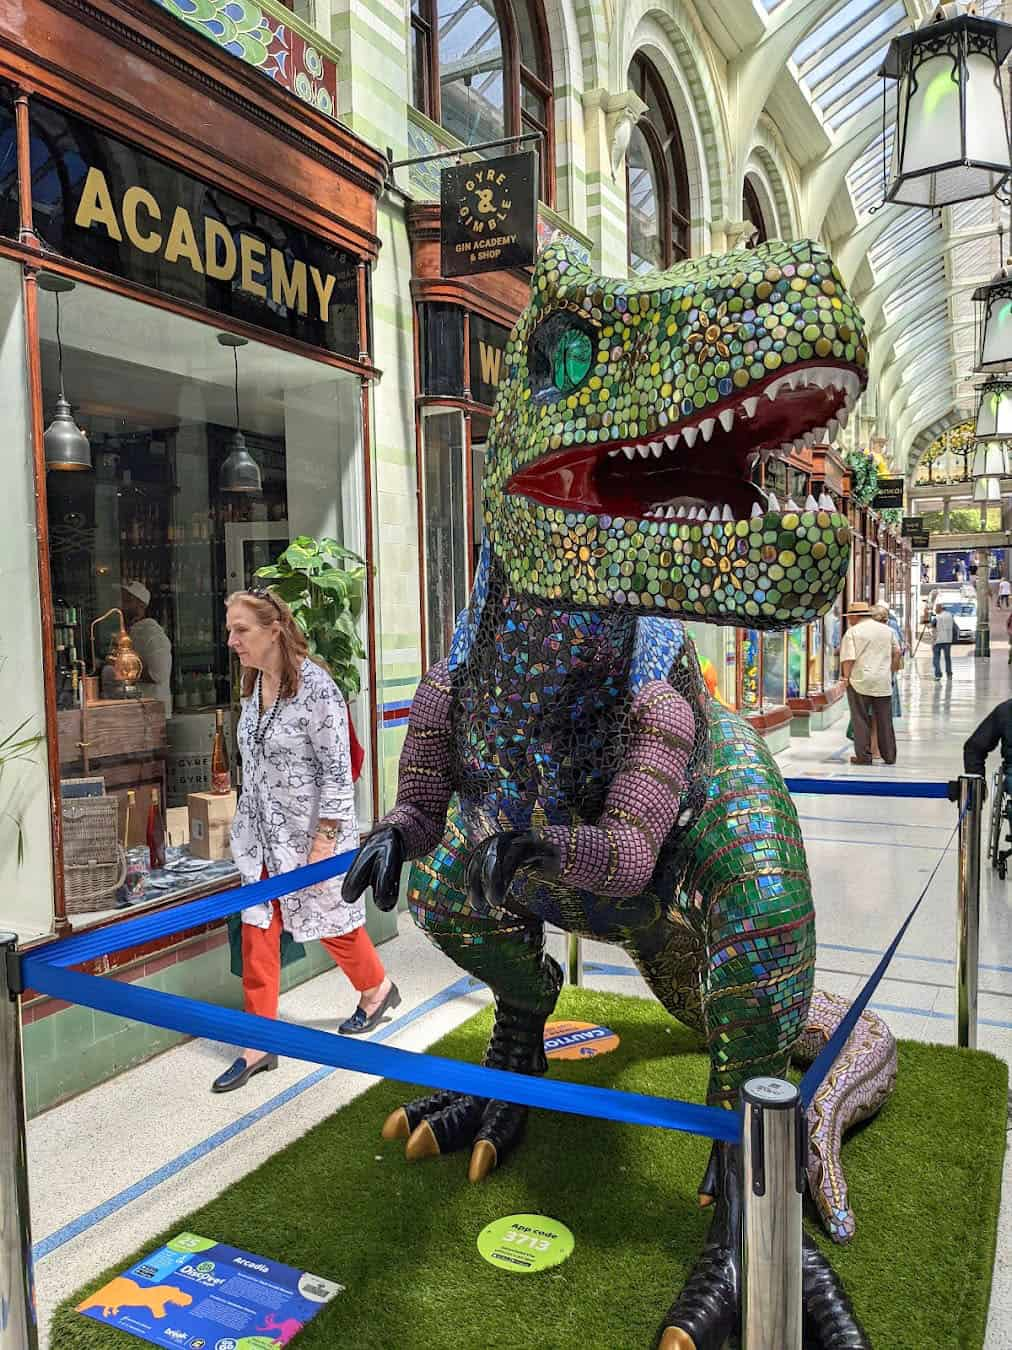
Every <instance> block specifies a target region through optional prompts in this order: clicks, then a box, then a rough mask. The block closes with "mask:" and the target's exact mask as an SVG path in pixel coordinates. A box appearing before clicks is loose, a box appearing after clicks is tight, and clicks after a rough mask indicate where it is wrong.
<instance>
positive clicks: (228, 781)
mask: <svg viewBox="0 0 1012 1350" xmlns="http://www.w3.org/2000/svg"><path fill="white" fill-rule="evenodd" d="M211 791H212V792H214V793H217V794H218V795H219V796H222V797H224V796H227V795H228V793H230V792H231V791H232V775H231V774H230V773H229V766H228V749H227V748H226V746H225V710H224V709H223V708H217V709H216V710H215V714H214V744H213V745H212V746H211Z"/></svg>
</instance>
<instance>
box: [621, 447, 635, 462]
mask: <svg viewBox="0 0 1012 1350" xmlns="http://www.w3.org/2000/svg"><path fill="white" fill-rule="evenodd" d="M622 453H623V455H625V457H626V459H635V458H636V447H635V446H634V445H623V447H622Z"/></svg>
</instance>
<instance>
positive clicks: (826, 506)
mask: <svg viewBox="0 0 1012 1350" xmlns="http://www.w3.org/2000/svg"><path fill="white" fill-rule="evenodd" d="M819 510H820V511H835V510H836V502H834V501H833V499H832V497H831V496H830V495H829V493H828V492H824V493H823V494H822V495H821V497H820V498H819Z"/></svg>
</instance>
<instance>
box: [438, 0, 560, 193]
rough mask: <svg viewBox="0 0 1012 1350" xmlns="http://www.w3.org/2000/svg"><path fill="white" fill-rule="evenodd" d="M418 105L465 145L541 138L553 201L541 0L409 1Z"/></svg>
mask: <svg viewBox="0 0 1012 1350" xmlns="http://www.w3.org/2000/svg"><path fill="white" fill-rule="evenodd" d="M411 96H412V100H413V102H414V106H415V107H416V108H418V110H419V111H420V112H423V113H425V115H426V116H427V117H431V118H432V120H433V121H434V122H438V123H439V124H440V125H441V126H443V127H445V128H446V130H447V131H448V132H450V133H451V134H452V135H453V136H456V137H457V138H458V139H459V140H461V141H463V142H464V144H465V145H476V144H478V142H480V141H493V140H499V139H501V138H502V137H504V136H517V135H521V134H522V133H524V132H529V131H534V132H538V133H540V135H541V141H540V145H539V150H540V157H541V197H542V200H544V201H547V202H551V179H552V163H553V157H554V149H553V144H552V140H553V137H552V70H551V59H550V56H549V49H548V35H547V30H546V28H545V23H544V15H543V14H542V10H541V4H540V2H539V0H412V3H411Z"/></svg>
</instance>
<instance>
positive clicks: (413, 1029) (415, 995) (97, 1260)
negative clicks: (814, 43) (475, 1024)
mask: <svg viewBox="0 0 1012 1350" xmlns="http://www.w3.org/2000/svg"><path fill="white" fill-rule="evenodd" d="M1003 617H1004V616H996V619H997V623H996V624H995V632H996V633H1000V634H1001V636H1002V637H1004V625H1003V623H1002V622H1001V620H1002V619H1003ZM903 693H904V705H905V706H904V713H905V715H904V717H903V719H902V721H901V722H900V723H899V724H898V733H899V734H898V740H899V762H898V763H897V765H896V766H895V767H894V768H892V769H886V768H884V767H883V766H876V767H874V768H873V769H867V768H865V769H857V768H853V767H852V766H851V765H850V764H849V763H848V762H847V761H848V758H849V743H848V742H846V741H845V739H844V735H843V727H844V725H845V723H844V722H842V721H841V722H839V723H838V724H837V726H836V727H835V728H833V729H832V730H830V731H827V732H822V733H819V734H817V735H816V736H814V737H812V739H811V740H808V741H800V742H795V744H794V745H793V746H792V748H791V750H790V751H789V752H788V753H786V754H784V755H783V756H781V759H780V763H781V767H782V769H783V771H784V773H785V774H787V775H789V776H799V777H803V776H808V777H819V778H825V777H832V778H841V779H846V778H848V777H868V776H870V775H875V776H881V777H883V778H902V779H918V780H922V779H927V780H934V781H938V780H943V779H948V778H950V777H953V776H955V775H956V774H957V773H958V772H959V769H960V764H961V756H960V748H961V745H962V742H963V740H964V738H965V737H966V736H967V734H968V733H969V732H970V731H971V730H972V729H973V727H974V726H975V725H976V724H977V722H978V721H979V720H980V718H981V717H982V716H983V715H984V714H985V713H986V712H987V711H988V710H989V709H990V708H991V707H992V706H993V705H994V703H996V702H998V701H999V700H1001V699H1003V698H1006V697H1008V696H1009V695H1010V693H1012V671H1010V670H1009V668H1008V667H1007V666H1006V652H1005V647H1004V645H1003V644H1002V645H999V644H998V643H997V642H996V643H995V652H994V655H993V656H992V659H991V661H990V662H989V663H988V662H982V661H976V660H975V659H974V657H973V653H972V651H971V650H969V649H967V648H965V647H959V648H956V652H955V661H954V672H953V678H952V680H951V681H943V682H941V683H936V682H935V681H934V679H933V678H932V675H931V665H930V654H929V652H928V651H927V650H926V649H925V648H923V647H922V649H921V651H920V652H919V653H918V656H917V660H916V663H915V666H914V667H913V668H910V663H908V669H907V671H906V672H905V673H904V676H903ZM797 800H798V806H799V810H800V813H801V817H802V824H803V827H804V831H805V836H806V839H807V841H808V848H809V858H810V863H811V868H812V872H813V875H814V880H815V895H816V903H817V908H818V916H819V939H820V942H819V969H818V984H819V985H820V987H822V988H826V989H830V990H833V991H837V992H840V993H843V994H852V993H854V992H855V991H856V990H857V989H858V988H859V987H860V985H861V983H862V982H863V979H864V978H865V977H866V976H867V975H868V974H869V973H870V971H871V969H872V968H873V966H874V964H875V962H876V960H877V958H878V956H879V954H880V953H881V951H882V949H883V947H884V946H885V945H886V944H887V943H888V941H889V940H890V939H891V938H892V936H893V934H894V933H895V931H896V929H897V928H898V927H899V924H900V922H901V920H902V918H903V917H904V916H905V915H906V913H907V912H908V910H909V908H910V906H911V905H912V904H913V902H914V900H915V899H916V898H917V896H918V894H919V893H920V891H921V889H922V888H923V886H924V885H925V883H926V882H927V880H928V877H929V875H930V873H931V869H932V868H933V867H934V866H935V865H936V863H939V860H940V859H941V861H940V865H939V870H938V873H937V876H936V877H935V878H934V880H933V882H932V884H931V887H930V889H929V892H928V895H927V898H926V899H925V902H924V905H923V906H922V908H921V911H920V914H919V915H918V917H917V918H916V920H915V921H914V924H913V926H912V927H911V929H910V931H909V933H908V934H907V937H906V939H905V940H904V942H903V945H902V947H901V949H900V952H899V953H898V955H897V958H896V960H895V961H894V963H893V966H892V968H891V970H890V973H889V976H888V978H887V979H886V980H885V981H884V983H883V984H882V985H881V987H880V989H879V991H878V993H877V995H876V998H875V1001H874V1003H873V1005H872V1006H873V1007H876V1008H878V1010H879V1011H880V1012H881V1013H882V1015H883V1016H884V1017H885V1018H886V1020H887V1021H888V1022H889V1023H890V1025H891V1026H892V1027H893V1029H894V1031H895V1032H896V1033H897V1034H899V1035H902V1036H909V1037H917V1038H920V1039H924V1040H932V1041H945V1042H951V1041H952V1040H953V1039H954V1019H953V1003H954V996H953V972H954V965H953V956H954V943H955V920H954V896H955V850H954V847H953V846H952V841H951V834H952V829H953V825H954V823H955V813H954V810H953V808H952V806H950V805H949V804H948V803H946V802H931V801H928V802H925V801H919V800H911V799H906V800H904V799H893V800H890V799H886V800H883V799H877V798H857V797H845V796H833V797H828V796H819V795H804V796H799V797H798V799H797ZM1010 894H1012V881H1010V882H1009V883H1008V885H1006V884H1004V883H1000V882H998V881H997V879H996V878H994V877H993V876H992V874H991V873H990V871H989V870H986V871H985V876H984V885H983V895H982V913H981V962H982V968H981V975H980V990H981V995H980V1032H979V1044H980V1046H981V1048H983V1049H988V1050H991V1051H993V1052H994V1053H996V1054H999V1055H1002V1056H1004V1057H1005V1058H1006V1059H1008V1060H1010V1061H1012V905H1010V901H1009V896H1010ZM555 941H556V943H557V955H559V956H561V955H562V950H561V939H559V938H556V939H555ZM383 955H384V957H385V959H386V960H387V962H388V963H389V966H390V969H391V971H392V973H393V974H394V975H395V977H396V979H397V981H398V984H399V986H400V988H401V991H402V993H403V995H404V1003H403V1005H402V1008H401V1010H400V1015H399V1016H398V1018H397V1020H396V1021H395V1022H394V1023H392V1024H391V1025H390V1026H389V1027H388V1028H386V1029H385V1030H384V1031H383V1032H382V1033H381V1034H382V1036H383V1038H384V1039H388V1040H389V1041H390V1043H391V1044H396V1045H399V1046H402V1047H404V1048H406V1049H416V1050H421V1049H424V1048H425V1047H426V1046H427V1045H429V1044H431V1042H432V1041H434V1040H436V1039H437V1038H438V1037H439V1036H441V1035H443V1034H444V1033H445V1032H446V1031H447V1030H448V1029H449V1028H450V1027H451V1026H453V1025H455V1024H456V1023H458V1022H460V1021H461V1020H463V1019H464V1018H465V1017H467V1016H469V1015H470V1014H471V1013H472V1012H473V1011H474V1010H475V1008H477V1007H478V1006H480V1005H481V1003H482V1002H483V1001H484V1000H485V999H486V998H487V994H486V993H485V991H484V990H482V989H480V988H473V987H470V985H469V982H468V981H467V980H466V979H462V978H461V973H460V971H459V970H457V968H456V967H455V966H453V965H452V964H451V963H450V962H449V961H447V960H446V959H445V958H444V957H442V956H441V955H440V954H439V953H438V952H437V951H435V949H434V948H432V947H431V946H429V945H428V943H427V942H425V941H424V939H422V938H421V937H420V935H419V934H418V933H417V932H416V931H415V930H414V929H413V927H412V925H411V923H410V921H409V920H408V919H407V918H406V917H402V920H401V926H400V934H399V936H398V938H397V939H396V940H395V941H393V942H391V943H388V944H387V945H386V946H385V947H384V948H383ZM585 961H586V982H587V983H588V984H591V985H594V986H596V987H600V988H610V989H615V990H619V991H621V992H624V993H638V992H643V986H642V985H641V982H640V980H639V978H638V976H636V975H635V973H634V972H633V971H632V970H631V968H629V967H628V966H627V963H626V962H625V959H624V957H623V955H622V953H621V952H618V951H616V949H614V948H607V947H602V946H598V945H596V944H588V946H587V949H586V951H585ZM601 967H605V968H606V969H605V970H602V969H601ZM616 967H620V968H621V973H613V972H614V971H615V968H616ZM350 1006H351V996H350V993H349V988H348V986H347V984H346V983H345V981H344V979H343V977H342V976H341V975H339V974H338V973H337V972H333V973H329V974H327V975H323V976H320V977H319V978H318V979H316V980H313V981H311V982H310V983H309V984H306V985H303V986H302V987H301V988H300V989H297V990H295V991H294V992H293V993H291V994H288V995H286V996H285V998H284V999H283V1000H282V1013H283V1015H284V1016H285V1017H287V1018H288V1019H290V1020H292V1021H307V1022H309V1021H312V1023H313V1024H314V1025H316V1026H322V1027H325V1028H326V1029H333V1028H334V1027H335V1026H336V1020H337V1018H338V1015H339V1014H344V1013H346V1012H347V1011H348V1009H349V1007H350ZM230 1058H231V1055H230V1052H229V1049H228V1048H227V1047H222V1046H218V1045H213V1044H209V1043H207V1042H192V1043H190V1044H187V1045H184V1046H181V1047H180V1048H179V1049H177V1050H173V1051H171V1052H170V1053H168V1054H165V1055H163V1056H161V1057H160V1058H159V1059H157V1060H155V1061H152V1062H150V1063H148V1064H145V1065H143V1066H142V1067H140V1068H138V1069H135V1070H133V1071H132V1072H130V1073H127V1074H124V1075H123V1076H121V1077H120V1078H118V1079H116V1080H115V1081H114V1082H110V1083H106V1084H104V1085H102V1086H101V1087H99V1088H97V1089H95V1090H94V1091H91V1092H89V1093H87V1094H85V1095H84V1096H82V1097H79V1098H77V1099H76V1100H74V1101H72V1102H69V1103H67V1104H66V1105H64V1106H61V1107H58V1108H56V1109H54V1110H52V1111H49V1112H48V1113H46V1114H45V1115H43V1116H41V1117H39V1118H38V1119H36V1120H34V1121H33V1122H32V1123H31V1126H30V1129H29V1153H30V1163H31V1181H32V1219H33V1228H34V1234H35V1239H36V1246H37V1264H36V1273H37V1279H38V1296H39V1307H40V1314H41V1317H42V1321H43V1325H45V1323H46V1321H47V1319H48V1316H49V1313H50V1311H51V1309H52V1308H53V1306H54V1305H55V1303H57V1302H58V1301H59V1300H60V1299H61V1298H63V1297H64V1296H65V1295H66V1294H67V1293H69V1292H70V1291H72V1290H73V1289H74V1288H76V1287H77V1286H78V1285H80V1284H81V1283H82V1281H83V1280H84V1279H86V1278H87V1277H88V1276H89V1275H91V1274H93V1273H94V1272H95V1271H96V1270H97V1269H99V1268H100V1267H104V1266H106V1265H108V1264H110V1263H111V1262H114V1261H115V1260H116V1259H117V1258H119V1257H121V1256H124V1255H126V1254H127V1253H129V1252H130V1251H132V1250H134V1249H135V1248H136V1247H137V1246H138V1245H140V1244H141V1243H143V1242H144V1241H145V1239H146V1238H148V1237H150V1236H151V1235H152V1234H153V1233H154V1232H155V1231H157V1230H160V1229H162V1228H164V1227H165V1226H166V1225H167V1224H168V1223H170V1222H171V1221H172V1219H173V1218H174V1217H176V1216H181V1215H183V1214H185V1213H187V1212H188V1211H189V1210H191V1209H193V1208H194V1207H195V1206H196V1205H198V1204H201V1203H202V1202H204V1201H205V1200H206V1199H207V1198H209V1197H210V1196H212V1195H213V1194H215V1193H217V1192H218V1191H220V1190H221V1189H222V1188H223V1187H225V1186H227V1185H229V1184H230V1183H231V1182H232V1181H234V1180H235V1179H236V1178H238V1177H240V1176H241V1175H243V1174H244V1173H246V1172H247V1171H249V1170H250V1169H251V1168H253V1167H255V1166H257V1164H258V1163H260V1162H261V1161H262V1160H263V1159H264V1158H265V1157H267V1156H268V1155H269V1154H270V1153H271V1152H273V1151H274V1150H276V1149H277V1148H278V1147H279V1146H280V1145H282V1144H283V1143H285V1142H287V1141H288V1140H290V1139H292V1138H294V1137H296V1136H297V1135H299V1134H302V1133H304V1132H305V1130H306V1129H307V1128H309V1127H310V1126H311V1125H312V1124H314V1123H315V1122H316V1121H318V1120H320V1119H322V1118H323V1117H324V1116H326V1115H328V1114H329V1113H331V1112H332V1111H334V1110H335V1109H336V1108H337V1107H339V1106H340V1105H342V1104H343V1103H345V1102H347V1101H348V1100H349V1099H350V1098H351V1097H353V1096H354V1095H356V1094H357V1093H358V1092H360V1091H362V1090H363V1089H364V1088H365V1087H367V1086H368V1080H365V1079H362V1078H361V1077H358V1076H355V1075H352V1074H348V1073H344V1072H342V1071H339V1070H327V1069H322V1070H321V1069H316V1068H315V1067H314V1066H312V1065H308V1064H305V1063H300V1062H296V1061H288V1062H284V1063H282V1065H281V1066H280V1068H279V1069H278V1071H277V1072H276V1073H272V1074H267V1075H262V1076H260V1077H259V1078H256V1079H254V1080H253V1081H252V1083H251V1084H250V1085H249V1087H248V1088H247V1089H246V1090H245V1091H243V1092H242V1093H239V1094H235V1095H229V1096H212V1095H211V1094H210V1093H209V1092H208V1091H207V1086H208V1083H209V1082H210V1080H211V1078H212V1077H213V1076H214V1075H215V1074H216V1073H217V1072H219V1071H220V1069H221V1068H222V1067H223V1066H224V1065H225V1064H226V1063H228V1062H229V1060H230ZM1010 1198H1012V1168H1010V1166H1009V1163H1008V1159H1006V1170H1005V1203H1004V1206H1003V1211H1002V1227H1001V1232H1000V1234H999V1241H998V1265H997V1268H996V1270H995V1280H994V1289H993V1295H992V1308H991V1320H990V1325H989V1330H988V1339H987V1345H986V1350H1012V1256H1010V1253H1012V1214H1010V1203H1009V1202H1010ZM47 1343H48V1342H47V1338H46V1336H45V1334H44V1335H43V1345H46V1344H47ZM53 1350H59V1347H53ZM468 1350H470V1348H468ZM880 1350H888V1347H883V1348H880Z"/></svg>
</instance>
